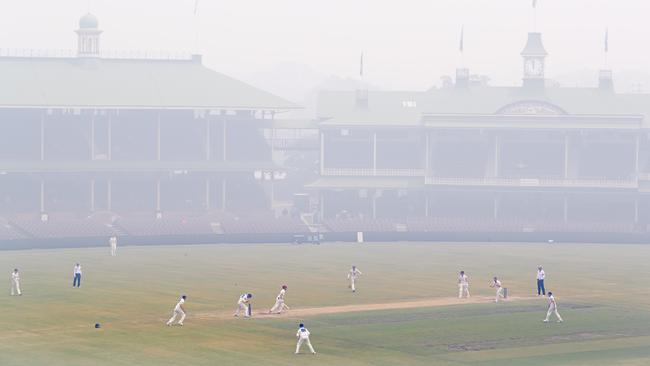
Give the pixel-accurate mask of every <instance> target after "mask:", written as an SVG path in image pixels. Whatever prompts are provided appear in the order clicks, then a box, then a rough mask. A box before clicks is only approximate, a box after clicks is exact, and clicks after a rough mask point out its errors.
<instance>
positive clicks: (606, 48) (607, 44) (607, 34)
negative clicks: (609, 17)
mask: <svg viewBox="0 0 650 366" xmlns="http://www.w3.org/2000/svg"><path fill="white" fill-rule="evenodd" d="M607 52H609V29H605V53H607Z"/></svg>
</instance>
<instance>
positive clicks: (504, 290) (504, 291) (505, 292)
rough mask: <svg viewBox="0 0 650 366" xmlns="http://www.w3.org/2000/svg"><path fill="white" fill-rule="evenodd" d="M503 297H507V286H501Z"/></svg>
mask: <svg viewBox="0 0 650 366" xmlns="http://www.w3.org/2000/svg"><path fill="white" fill-rule="evenodd" d="M503 298H504V299H507V298H508V288H507V287H504V288H503Z"/></svg>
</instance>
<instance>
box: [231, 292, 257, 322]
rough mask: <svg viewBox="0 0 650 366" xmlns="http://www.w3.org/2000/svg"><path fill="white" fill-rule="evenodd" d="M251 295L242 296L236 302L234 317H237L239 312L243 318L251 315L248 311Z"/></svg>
mask: <svg viewBox="0 0 650 366" xmlns="http://www.w3.org/2000/svg"><path fill="white" fill-rule="evenodd" d="M252 297H253V294H242V295H241V296H240V297H239V300H238V301H237V310H236V311H235V314H234V316H239V313H240V312H242V311H243V312H244V317H246V318H248V317H250V316H251V315H252V314H251V313H250V312H249V311H248V309H250V308H249V305H250V303H251V298H252Z"/></svg>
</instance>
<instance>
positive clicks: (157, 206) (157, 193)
mask: <svg viewBox="0 0 650 366" xmlns="http://www.w3.org/2000/svg"><path fill="white" fill-rule="evenodd" d="M160 212H161V211H160V178H156V217H158V215H159V214H160Z"/></svg>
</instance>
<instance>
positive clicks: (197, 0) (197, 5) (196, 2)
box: [194, 0, 199, 15]
mask: <svg viewBox="0 0 650 366" xmlns="http://www.w3.org/2000/svg"><path fill="white" fill-rule="evenodd" d="M198 13H199V0H194V15H197V14H198Z"/></svg>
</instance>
